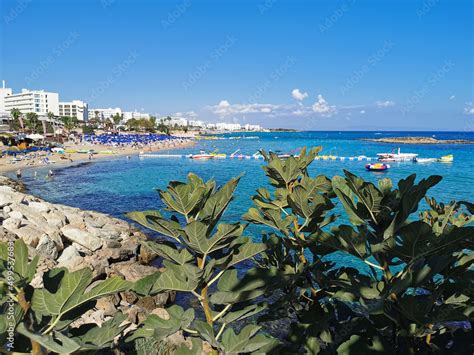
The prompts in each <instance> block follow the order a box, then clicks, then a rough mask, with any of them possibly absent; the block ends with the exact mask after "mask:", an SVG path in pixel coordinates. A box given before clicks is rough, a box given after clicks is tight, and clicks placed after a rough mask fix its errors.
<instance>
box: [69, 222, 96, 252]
mask: <svg viewBox="0 0 474 355" xmlns="http://www.w3.org/2000/svg"><path fill="white" fill-rule="evenodd" d="M61 232H62V233H63V235H64V236H65V237H66V238H67V239H69V240H70V241H72V242H76V243H77V244H80V245H82V246H83V247H85V248H87V249H89V250H91V251H95V250H97V249H99V248H100V247H101V246H102V241H101V240H100V239H99V238H97V237H94V236H93V235H92V234H90V233H89V232H86V231H83V230H80V229H78V228H75V227H72V226H70V225H66V226H64V227H62V228H61Z"/></svg>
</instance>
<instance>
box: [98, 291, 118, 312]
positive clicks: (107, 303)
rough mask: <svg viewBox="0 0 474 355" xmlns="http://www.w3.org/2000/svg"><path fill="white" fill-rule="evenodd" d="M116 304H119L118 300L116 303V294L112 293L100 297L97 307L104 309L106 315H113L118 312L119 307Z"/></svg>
mask: <svg viewBox="0 0 474 355" xmlns="http://www.w3.org/2000/svg"><path fill="white" fill-rule="evenodd" d="M116 305H118V302H117V304H116V298H115V295H112V296H107V297H102V298H99V299H98V300H97V303H96V305H95V308H96V309H98V310H102V311H104V316H112V315H114V314H115V313H117V308H115V306H116Z"/></svg>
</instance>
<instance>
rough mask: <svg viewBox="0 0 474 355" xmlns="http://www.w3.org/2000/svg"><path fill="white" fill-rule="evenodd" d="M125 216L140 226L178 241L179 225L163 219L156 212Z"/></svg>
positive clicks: (133, 213)
mask: <svg viewBox="0 0 474 355" xmlns="http://www.w3.org/2000/svg"><path fill="white" fill-rule="evenodd" d="M126 216H127V217H128V218H130V219H131V220H133V221H135V222H137V223H139V224H141V225H142V226H144V227H146V228H149V229H151V230H154V231H156V232H158V233H160V234H163V235H165V236H167V237H170V238H173V239H176V240H178V238H179V236H180V231H181V225H180V224H179V223H178V222H175V221H168V220H166V219H164V218H163V217H162V216H161V214H160V213H159V212H158V211H143V212H139V211H136V212H130V213H127V214H126Z"/></svg>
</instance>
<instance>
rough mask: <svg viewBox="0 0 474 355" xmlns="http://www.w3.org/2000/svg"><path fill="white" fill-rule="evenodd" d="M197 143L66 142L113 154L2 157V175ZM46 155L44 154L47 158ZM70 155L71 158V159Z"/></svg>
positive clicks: (186, 146)
mask: <svg viewBox="0 0 474 355" xmlns="http://www.w3.org/2000/svg"><path fill="white" fill-rule="evenodd" d="M195 144H196V142H195V141H187V142H182V143H176V144H175V145H172V146H148V147H141V148H137V147H133V148H132V147H111V146H107V145H97V144H95V145H92V144H69V145H68V144H65V149H76V150H80V149H94V150H96V151H112V152H113V154H94V155H93V157H92V159H91V160H89V158H88V155H87V154H82V153H65V154H59V153H51V155H48V158H50V159H51V160H52V161H54V163H52V164H29V163H31V162H32V161H31V160H24V161H20V162H16V163H15V164H11V163H9V161H10V160H11V159H12V157H11V156H7V157H3V158H0V175H5V174H6V173H12V172H15V171H16V170H18V169H21V170H26V171H30V170H31V169H45V168H49V169H51V170H55V168H61V169H64V168H68V167H72V166H75V165H79V164H82V163H87V162H89V163H93V162H96V161H107V160H113V159H114V158H119V157H124V156H127V155H130V156H138V155H139V153H140V152H150V153H156V152H162V151H165V150H177V149H184V148H188V147H192V146H194V145H195ZM45 157H46V155H44V156H42V158H45ZM61 157H66V159H61ZM69 157H70V159H72V161H71V160H69Z"/></svg>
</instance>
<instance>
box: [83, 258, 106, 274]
mask: <svg viewBox="0 0 474 355" xmlns="http://www.w3.org/2000/svg"><path fill="white" fill-rule="evenodd" d="M83 260H84V264H86V265H87V266H89V267H90V268H91V269H92V271H93V274H92V277H93V278H96V277H98V276H101V275H105V272H106V270H107V268H108V266H109V262H108V261H107V260H106V259H102V258H100V257H99V256H98V255H95V254H93V255H87V256H85V257H84V258H83Z"/></svg>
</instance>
